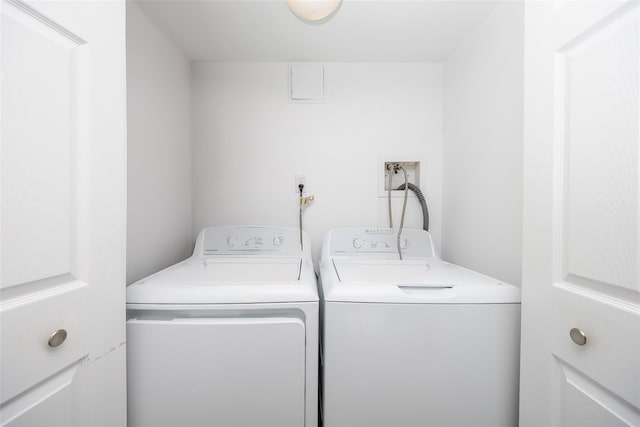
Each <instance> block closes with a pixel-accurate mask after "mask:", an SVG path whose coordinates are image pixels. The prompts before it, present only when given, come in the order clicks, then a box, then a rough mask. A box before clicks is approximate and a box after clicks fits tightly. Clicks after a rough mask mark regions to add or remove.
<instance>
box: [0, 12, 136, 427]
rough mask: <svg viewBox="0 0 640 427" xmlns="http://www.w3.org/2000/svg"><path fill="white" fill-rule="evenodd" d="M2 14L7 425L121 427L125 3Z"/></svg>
mask: <svg viewBox="0 0 640 427" xmlns="http://www.w3.org/2000/svg"><path fill="white" fill-rule="evenodd" d="M0 5H1V13H0V15H1V32H0V34H1V46H2V51H1V53H2V56H1V61H2V62H1V72H2V80H1V82H2V85H1V101H2V110H1V111H2V116H1V123H2V133H1V135H2V140H1V146H0V153H1V174H0V176H1V181H0V188H1V209H0V224H1V228H0V254H1V265H0V275H1V282H0V334H1V336H0V338H1V348H0V424H1V425H3V426H5V425H7V426H116V425H124V424H125V422H126V415H125V409H126V405H125V402H126V396H125V390H126V388H125V385H126V381H125V348H124V343H125V340H124V338H125V333H124V324H125V323H124V322H125V299H124V298H125V297H124V295H125V232H126V230H125V218H126V204H125V201H126V191H125V190H126V187H125V186H126V134H125V132H126V105H125V90H126V88H125V49H124V46H125V44H124V35H125V27H124V23H125V15H124V13H125V12H124V11H125V8H124V2H88V1H74V2H56V1H42V2H31V1H28V2H20V1H14V0H7V1H2V2H1V3H0Z"/></svg>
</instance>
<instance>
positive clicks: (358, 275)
mask: <svg viewBox="0 0 640 427" xmlns="http://www.w3.org/2000/svg"><path fill="white" fill-rule="evenodd" d="M398 243H399V245H400V247H401V250H402V255H403V257H402V260H400V258H399V254H398V249H397V246H398ZM320 282H321V287H320V292H321V322H322V327H321V329H322V342H321V346H322V349H321V352H322V353H321V365H322V393H321V398H322V407H321V409H322V411H321V412H322V417H323V420H324V426H325V427H338V426H341V427H347V426H348V427H418V426H420V427H426V426H434V427H444V426H474V427H477V426H491V427H498V426H516V425H517V424H518V387H519V386H518V371H519V347H520V291H519V289H518V288H517V287H515V286H513V285H510V284H508V283H504V282H502V281H500V280H496V279H493V278H491V277H488V276H485V275H482V274H479V273H476V272H473V271H470V270H467V269H465V268H462V267H459V266H456V265H453V264H449V263H447V262H444V261H442V260H441V259H439V258H438V257H437V256H436V253H435V251H434V247H433V244H432V241H431V236H430V235H429V233H427V232H426V231H423V230H414V229H407V230H403V231H402V237H401V240H400V242H398V241H397V230H391V229H385V228H351V229H335V230H332V231H330V232H329V233H328V234H327V236H326V237H325V240H324V242H323V248H322V255H321V262H320Z"/></svg>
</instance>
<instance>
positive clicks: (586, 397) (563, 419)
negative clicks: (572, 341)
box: [558, 363, 640, 427]
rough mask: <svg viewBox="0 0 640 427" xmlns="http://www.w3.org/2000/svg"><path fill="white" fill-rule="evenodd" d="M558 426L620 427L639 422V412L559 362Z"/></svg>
mask: <svg viewBox="0 0 640 427" xmlns="http://www.w3.org/2000/svg"><path fill="white" fill-rule="evenodd" d="M558 366H559V369H560V371H559V372H558V378H559V380H560V382H559V387H560V399H559V401H558V404H559V408H560V411H559V415H560V420H559V421H560V425H563V426H567V427H572V426H576V427H578V426H579V427H602V426H608V427H622V426H637V425H640V417H639V416H638V413H637V412H636V411H635V410H634V409H633V407H631V406H630V405H628V404H626V403H625V402H623V401H621V400H620V399H618V398H617V396H616V395H614V394H612V393H611V392H610V391H609V390H608V389H606V388H603V387H602V386H601V385H600V384H598V383H596V382H594V381H592V380H590V379H589V378H588V377H585V376H584V375H581V374H580V372H578V371H576V370H575V369H572V368H571V367H570V366H568V365H566V364H564V363H560V364H559V365H558Z"/></svg>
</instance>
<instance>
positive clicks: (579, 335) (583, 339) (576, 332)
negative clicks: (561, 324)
mask: <svg viewBox="0 0 640 427" xmlns="http://www.w3.org/2000/svg"><path fill="white" fill-rule="evenodd" d="M569 336H570V337H571V340H572V341H573V342H574V343H576V344H578V345H585V344H586V343H587V336H586V335H585V334H584V332H582V331H581V330H580V329H578V328H572V329H571V330H570V331H569Z"/></svg>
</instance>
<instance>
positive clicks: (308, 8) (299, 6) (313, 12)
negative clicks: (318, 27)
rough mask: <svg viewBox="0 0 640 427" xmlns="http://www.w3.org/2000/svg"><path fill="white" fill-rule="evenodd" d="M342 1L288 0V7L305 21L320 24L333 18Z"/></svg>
mask: <svg viewBox="0 0 640 427" xmlns="http://www.w3.org/2000/svg"><path fill="white" fill-rule="evenodd" d="M340 3H342V0H287V6H289V9H290V10H291V12H293V14H294V15H296V16H297V17H298V18H300V19H302V20H303V21H307V22H318V21H322V20H324V19H326V18H329V17H331V16H332V15H333V14H334V13H335V12H336V10H338V7H339V6H340Z"/></svg>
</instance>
